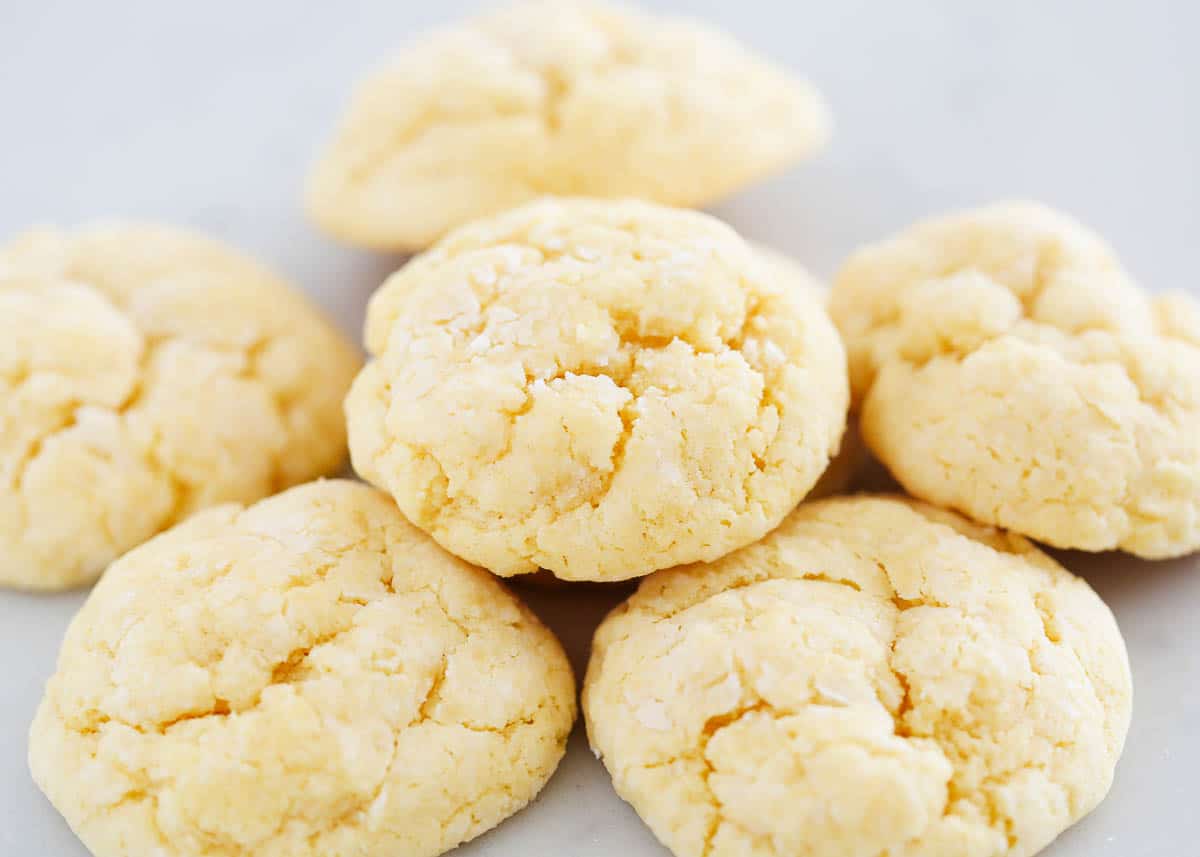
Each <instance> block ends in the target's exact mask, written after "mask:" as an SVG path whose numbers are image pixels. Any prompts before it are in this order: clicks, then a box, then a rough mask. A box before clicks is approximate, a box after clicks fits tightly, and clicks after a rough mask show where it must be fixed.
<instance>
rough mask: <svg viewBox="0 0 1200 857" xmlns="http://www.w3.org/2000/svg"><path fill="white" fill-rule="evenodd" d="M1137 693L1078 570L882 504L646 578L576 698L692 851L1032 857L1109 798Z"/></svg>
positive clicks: (842, 510)
mask: <svg viewBox="0 0 1200 857" xmlns="http://www.w3.org/2000/svg"><path fill="white" fill-rule="evenodd" d="M1130 702H1131V685H1130V675H1129V666H1128V661H1127V658H1126V654H1125V647H1124V642H1123V641H1122V639H1121V636H1120V633H1119V631H1118V629H1117V626H1116V623H1115V621H1114V620H1113V617H1112V614H1111V613H1110V612H1109V611H1108V608H1107V607H1105V605H1104V604H1103V602H1102V601H1101V600H1100V599H1099V598H1098V597H1097V596H1096V594H1095V593H1094V592H1093V591H1092V590H1091V589H1090V588H1089V587H1088V586H1087V584H1086V583H1084V582H1083V581H1082V580H1080V579H1078V578H1076V577H1074V576H1073V575H1071V574H1069V573H1068V572H1066V571H1065V570H1063V569H1062V568H1061V567H1060V566H1058V565H1057V564H1055V563H1054V562H1053V561H1052V560H1051V559H1050V558H1049V557H1047V556H1045V555H1044V554H1042V553H1041V552H1039V551H1038V550H1037V549H1036V548H1034V547H1033V546H1032V545H1031V544H1030V543H1029V542H1028V541H1026V540H1025V539H1023V538H1021V537H1019V536H1015V535H1006V534H1004V533H1003V532H1000V531H997V530H992V529H988V528H984V527H980V526H977V525H974V524H970V523H968V522H967V521H965V520H964V519H962V518H960V517H958V516H957V515H955V514H954V513H951V512H945V511H940V510H937V509H934V508H933V507H930V506H925V505H923V504H919V503H915V502H912V501H906V500H901V499H889V498H876V497H853V498H839V499H834V500H825V501H820V502H816V503H805V504H802V505H801V506H800V507H799V508H798V509H797V510H796V511H795V512H794V513H793V514H792V515H791V516H790V517H789V518H788V519H787V520H786V521H785V522H784V523H783V524H782V525H781V526H780V528H779V529H777V530H776V531H775V532H774V533H772V534H771V535H770V536H768V537H767V538H766V539H764V540H763V541H761V542H758V543H756V544H754V545H752V546H750V547H748V548H745V549H743V550H741V551H738V552H737V553H735V554H732V555H730V556H728V557H726V558H724V559H723V560H721V561H720V562H717V563H714V564H712V565H695V566H690V567H686V568H683V569H672V570H669V571H664V572H660V573H659V574H656V575H653V576H652V577H649V578H647V579H646V580H645V581H643V582H642V585H641V587H640V589H639V590H638V592H637V594H636V595H634V597H633V598H631V599H630V600H629V601H628V602H626V603H625V604H624V605H622V606H621V607H619V608H618V609H617V610H616V611H614V612H613V613H612V614H611V615H610V616H609V618H608V619H606V620H605V622H604V623H603V624H602V625H601V627H600V629H599V630H598V631H597V633H596V639H595V642H594V644H593V651H592V660H591V663H590V665H589V668H588V675H587V681H586V683H585V688H584V696H583V704H584V712H585V715H586V717H587V725H588V733H589V736H590V739H591V742H592V746H593V747H594V748H595V750H596V751H597V753H598V755H600V756H601V757H602V758H603V760H604V763H605V765H606V766H607V767H608V769H609V771H610V772H611V774H612V776H613V781H614V784H615V786H616V789H617V791H618V793H619V794H620V795H621V796H622V797H624V798H625V799H626V800H628V801H629V802H630V803H631V804H632V805H633V806H634V808H635V809H636V810H637V811H638V813H639V814H640V815H641V816H642V818H643V819H644V820H645V821H646V822H647V823H648V824H649V825H650V827H651V828H652V829H653V830H654V832H655V834H656V835H657V836H658V837H659V839H660V840H662V841H663V842H664V843H665V844H666V845H667V846H668V847H669V848H671V850H672V851H674V853H675V854H677V855H679V857H733V855H737V857H751V855H753V857H784V855H787V857H793V855H798V854H804V855H811V857H843V855H847V854H861V855H881V854H887V855H889V857H892V855H894V857H935V855H936V857H998V855H1008V857H1028V855H1031V854H1034V853H1035V852H1037V851H1039V850H1040V849H1041V848H1042V847H1044V846H1045V845H1046V844H1047V843H1049V842H1050V841H1051V840H1052V839H1053V838H1054V837H1055V836H1056V835H1058V833H1060V832H1061V831H1062V830H1063V829H1065V828H1066V827H1067V826H1068V825H1070V824H1071V823H1073V822H1074V821H1075V820H1077V819H1078V818H1080V817H1081V816H1083V815H1084V814H1086V813H1087V812H1088V811H1090V810H1091V809H1092V808H1093V807H1094V806H1095V805H1096V804H1097V803H1098V802H1099V801H1100V800H1101V799H1102V798H1103V796H1104V795H1105V793H1106V792H1107V791H1108V787H1109V785H1110V783H1111V781H1112V775H1113V768H1114V765H1115V764H1116V761H1117V758H1118V756H1119V755H1120V752H1121V748H1122V745H1123V743H1124V739H1125V734H1126V731H1127V729H1128V724H1129V716H1130Z"/></svg>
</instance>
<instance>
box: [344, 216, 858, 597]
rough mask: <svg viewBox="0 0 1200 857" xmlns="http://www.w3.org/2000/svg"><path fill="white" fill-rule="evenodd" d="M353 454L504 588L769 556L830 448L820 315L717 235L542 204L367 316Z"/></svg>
mask: <svg viewBox="0 0 1200 857" xmlns="http://www.w3.org/2000/svg"><path fill="white" fill-rule="evenodd" d="M366 339H367V347H368V350H369V351H370V352H371V353H372V354H373V355H374V359H373V360H372V361H370V362H369V363H368V365H367V366H366V368H364V369H363V371H362V373H361V374H360V375H359V377H358V378H357V379H356V381H355V383H354V386H353V388H352V390H351V393H350V395H349V397H348V398H347V405H346V408H347V414H348V422H349V429H350V447H351V456H352V458H353V460H354V465H355V468H356V469H357V470H358V472H359V473H360V474H362V475H363V476H364V478H366V479H367V480H368V481H370V482H372V483H374V484H376V485H378V486H380V487H382V488H385V489H386V490H387V491H389V492H390V493H391V494H392V495H393V496H394V497H395V498H396V500H397V502H398V503H399V505H400V508H401V509H402V510H403V511H404V513H405V515H406V516H407V517H408V518H409V520H411V521H413V522H414V523H415V524H417V525H418V526H419V527H421V528H422V529H425V530H426V531H428V532H429V533H431V534H432V535H433V536H434V538H435V539H437V541H438V542H439V543H441V544H442V545H443V546H444V547H446V548H448V549H449V550H450V551H452V552H453V553H456V554H458V555H459V556H462V557H464V558H466V559H468V560H470V561H472V562H475V563H477V564H479V565H483V566H485V567H487V568H490V569H491V570H493V571H495V572H497V573H498V574H502V575H506V576H508V575H514V574H524V573H529V572H533V571H535V570H537V569H538V568H539V567H540V568H545V569H548V570H550V571H552V572H554V573H555V574H556V575H557V576H559V577H561V578H564V579H572V580H619V579H625V578H630V577H635V576H638V575H642V574H646V573H648V572H650V571H653V570H655V569H658V568H665V567H667V566H671V565H677V564H679V563H683V562H691V561H694V560H698V559H715V558H716V557H718V556H721V555H722V554H724V553H727V552H728V551H730V550H733V549H735V548H737V547H740V546H741V545H744V544H747V543H749V542H751V541H754V540H755V539H757V538H759V537H761V536H762V535H763V534H764V533H766V532H767V531H768V530H770V529H771V528H772V527H773V526H775V525H776V524H777V523H778V522H779V521H780V520H782V518H783V517H784V515H786V514H787V512H789V511H790V510H791V509H792V507H793V506H794V505H795V504H796V503H797V502H798V501H799V500H800V498H801V497H803V496H804V495H805V494H806V493H807V492H808V490H809V489H810V488H811V487H812V485H813V484H814V483H815V482H816V480H817V478H818V477H819V476H820V475H821V472H822V471H823V470H824V469H825V466H826V464H827V463H828V461H829V459H830V457H831V456H832V455H833V453H834V452H835V451H836V450H837V448H838V442H839V439H840V437H841V435H842V431H843V429H844V427H845V415H846V408H847V400H848V391H847V381H846V369H845V353H844V351H843V349H842V345H841V342H840V340H839V339H838V336H837V332H836V331H835V330H834V328H833V326H832V324H831V323H830V321H829V319H828V317H827V316H826V314H825V312H824V310H823V309H822V308H821V307H820V305H818V304H817V303H815V302H814V301H812V300H811V299H809V298H807V297H806V296H805V294H804V293H803V290H801V289H798V288H795V287H794V286H793V285H790V284H789V283H787V282H786V281H785V279H784V278H782V277H779V276H776V275H773V274H771V273H770V269H769V268H768V267H767V266H765V265H763V264H762V263H760V262H759V260H758V258H757V257H756V256H755V255H754V254H753V252H752V251H751V250H750V249H749V248H748V247H747V245H746V244H745V242H743V241H742V240H741V239H740V238H738V236H737V235H736V234H735V233H734V232H733V231H732V230H730V229H729V228H728V227H726V226H725V225H724V224H721V223H720V222H719V221H716V220H714V219H713V218H711V217H708V216H706V215H702V214H698V213H696V212H689V211H679V210H673V209H667V208H662V207H659V206H655V205H650V204H647V203H640V202H605V201H592V200H547V201H543V202H538V203H534V204H531V205H529V206H525V207H523V208H521V209H518V210H515V211H513V212H510V213H508V214H505V215H502V216H500V217H497V218H494V219H491V220H488V221H483V222H480V223H478V224H475V225H472V226H469V227H465V228H463V229H460V230H457V231H456V232H454V233H452V234H451V235H450V236H448V237H447V238H446V239H444V240H443V241H442V242H440V243H439V244H438V245H437V246H436V247H435V248H434V249H432V250H431V251H429V252H428V253H426V254H424V255H422V256H419V257H417V258H416V259H415V260H414V261H412V262H411V263H409V265H407V266H406V267H405V268H403V269H402V270H401V271H399V272H398V273H397V274H395V275H394V276H393V277H392V278H391V279H390V280H389V281H388V282H387V283H386V284H385V285H384V286H383V287H382V288H381V289H380V290H379V292H377V293H376V295H375V297H374V298H373V299H372V302H371V306H370V308H369V311H368V318H367V329H366Z"/></svg>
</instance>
